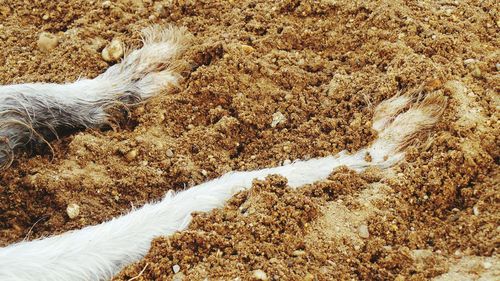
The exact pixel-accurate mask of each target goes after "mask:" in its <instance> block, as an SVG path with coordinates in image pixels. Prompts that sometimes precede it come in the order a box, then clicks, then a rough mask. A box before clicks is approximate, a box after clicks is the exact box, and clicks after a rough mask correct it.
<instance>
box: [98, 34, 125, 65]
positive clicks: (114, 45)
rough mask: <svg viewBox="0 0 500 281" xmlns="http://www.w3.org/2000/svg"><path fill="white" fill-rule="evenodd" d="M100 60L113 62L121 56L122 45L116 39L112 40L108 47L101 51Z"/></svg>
mask: <svg viewBox="0 0 500 281" xmlns="http://www.w3.org/2000/svg"><path fill="white" fill-rule="evenodd" d="M101 55H102V58H103V59H104V60H105V61H107V62H114V61H117V60H119V59H120V58H121V57H122V56H123V43H122V42H121V41H120V40H118V39H113V40H112V41H111V43H109V45H108V46H106V47H105V48H104V49H103V50H102V53H101Z"/></svg>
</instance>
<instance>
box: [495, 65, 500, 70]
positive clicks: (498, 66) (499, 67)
mask: <svg viewBox="0 0 500 281" xmlns="http://www.w3.org/2000/svg"><path fill="white" fill-rule="evenodd" d="M495 67H496V68H497V71H500V63H497V64H496V65H495Z"/></svg>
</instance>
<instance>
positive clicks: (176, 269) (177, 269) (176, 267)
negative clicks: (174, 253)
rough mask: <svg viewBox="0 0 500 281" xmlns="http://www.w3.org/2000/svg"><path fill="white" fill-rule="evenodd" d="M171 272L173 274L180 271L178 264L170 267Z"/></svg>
mask: <svg viewBox="0 0 500 281" xmlns="http://www.w3.org/2000/svg"><path fill="white" fill-rule="evenodd" d="M172 270H173V271H174V274H175V273H178V272H179V271H181V267H180V266H179V265H178V264H175V265H174V266H172Z"/></svg>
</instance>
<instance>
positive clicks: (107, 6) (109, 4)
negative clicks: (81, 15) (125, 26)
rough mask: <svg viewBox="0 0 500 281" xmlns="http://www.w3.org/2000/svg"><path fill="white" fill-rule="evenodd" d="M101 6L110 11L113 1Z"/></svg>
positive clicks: (105, 2)
mask: <svg viewBox="0 0 500 281" xmlns="http://www.w3.org/2000/svg"><path fill="white" fill-rule="evenodd" d="M101 5H102V7H103V8H104V9H109V8H110V7H111V1H104V2H102V4H101Z"/></svg>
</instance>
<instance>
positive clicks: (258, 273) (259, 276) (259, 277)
mask: <svg viewBox="0 0 500 281" xmlns="http://www.w3.org/2000/svg"><path fill="white" fill-rule="evenodd" d="M252 276H253V278H255V279H257V280H267V279H268V278H267V274H266V273H265V272H264V271H262V270H260V269H257V270H254V271H253V274H252Z"/></svg>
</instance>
